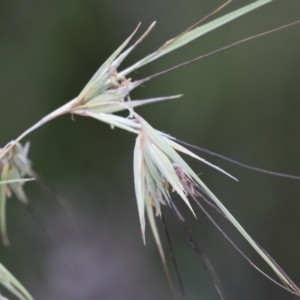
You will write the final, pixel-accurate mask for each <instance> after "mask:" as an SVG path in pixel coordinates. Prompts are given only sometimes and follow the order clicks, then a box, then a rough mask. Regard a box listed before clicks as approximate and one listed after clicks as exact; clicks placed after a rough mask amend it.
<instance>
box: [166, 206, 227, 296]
mask: <svg viewBox="0 0 300 300" xmlns="http://www.w3.org/2000/svg"><path fill="white" fill-rule="evenodd" d="M170 207H171V209H172V211H173V213H174V215H175V217H176V219H177V221H178V222H179V223H180V225H181V226H182V228H183V230H184V232H185V234H186V236H187V237H188V240H189V242H190V244H191V246H192V248H193V249H194V251H195V252H196V253H197V255H198V257H199V258H200V261H201V263H202V265H203V266H204V269H205V270H206V272H207V273H208V275H209V277H210V278H211V280H212V282H213V284H214V287H215V289H216V291H217V293H218V295H219V297H220V299H221V300H225V299H226V297H225V293H224V291H223V288H222V286H221V283H220V281H219V278H218V276H217V274H216V272H215V270H214V267H213V265H212V264H211V262H210V260H209V258H208V257H207V256H206V254H205V253H204V252H203V251H202V250H201V248H200V247H199V245H198V244H197V242H196V241H195V239H194V238H193V235H192V233H191V232H190V231H189V230H188V228H187V227H186V225H185V223H184V222H182V221H181V220H180V218H179V217H178V215H177V213H176V211H175V209H174V206H173V203H172V202H171V201H170Z"/></svg>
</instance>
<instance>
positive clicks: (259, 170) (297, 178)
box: [174, 138, 300, 180]
mask: <svg viewBox="0 0 300 300" xmlns="http://www.w3.org/2000/svg"><path fill="white" fill-rule="evenodd" d="M174 140H176V141H177V142H178V143H180V144H182V145H185V146H188V147H190V148H193V149H197V150H199V151H201V152H204V153H207V154H209V155H212V156H216V157H218V158H221V159H223V160H226V161H229V162H231V163H232V164H235V165H238V166H240V167H242V168H245V169H249V170H252V171H255V172H260V173H265V174H269V175H273V176H278V177H283V178H289V179H295V180H300V176H296V175H290V174H285V173H279V172H273V171H269V170H266V169H262V168H257V167H253V166H250V165H247V164H244V163H242V162H239V161H237V160H234V159H232V158H229V157H227V156H224V155H222V154H219V153H216V152H213V151H210V150H207V149H205V148H202V147H199V146H196V145H193V144H190V143H187V142H184V141H182V140H179V139H177V138H174Z"/></svg>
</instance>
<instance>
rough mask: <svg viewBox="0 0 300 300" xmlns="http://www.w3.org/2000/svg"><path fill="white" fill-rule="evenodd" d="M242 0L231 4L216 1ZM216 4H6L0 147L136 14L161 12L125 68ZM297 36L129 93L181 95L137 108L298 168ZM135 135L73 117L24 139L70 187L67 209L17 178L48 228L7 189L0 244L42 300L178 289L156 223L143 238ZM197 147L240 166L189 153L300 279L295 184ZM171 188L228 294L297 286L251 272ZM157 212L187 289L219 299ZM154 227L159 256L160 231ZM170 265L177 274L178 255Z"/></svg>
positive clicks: (287, 17)
mask: <svg viewBox="0 0 300 300" xmlns="http://www.w3.org/2000/svg"><path fill="white" fill-rule="evenodd" d="M250 2H251V1H248V0H247V1H234V3H233V4H231V5H230V6H229V7H227V8H226V9H224V11H223V12H222V13H226V12H229V11H231V10H233V9H235V8H238V7H241V6H243V5H245V4H247V3H250ZM222 3H223V1H219V0H198V1H194V0H185V1H183V0H152V1H149V0H148V1H134V0H127V1H122V0H119V1H116V0H85V1H80V0H72V1H21V0H14V1H1V2H0V62H1V63H0V66H1V67H0V91H1V98H0V101H1V106H0V107H1V108H0V128H1V134H0V144H1V145H5V144H6V143H7V142H8V141H10V140H12V139H14V138H16V137H17V135H19V134H20V133H21V132H22V131H24V130H25V129H26V128H28V127H29V126H30V125H32V124H33V123H35V122H36V121H37V120H38V119H40V118H41V117H42V116H44V115H46V114H47V113H49V112H50V111H52V110H54V109H55V108H57V107H59V106H61V105H62V104H64V103H66V101H68V100H70V99H72V98H73V97H75V96H76V95H77V94H78V93H79V92H80V91H81V89H82V88H83V86H84V85H85V84H86V82H87V81H88V80H89V78H90V77H91V76H92V75H93V73H94V72H95V71H96V69H97V68H98V67H99V66H100V65H101V63H102V62H103V61H104V60H105V59H106V58H107V57H108V56H109V55H110V54H111V53H112V51H114V50H115V49H116V48H117V47H118V46H119V45H120V44H121V43H122V42H123V41H124V40H125V38H127V37H128V36H129V34H130V33H131V32H132V31H133V29H134V28H135V27H136V25H137V24H138V22H140V21H142V22H143V23H142V30H143V29H145V28H146V26H148V25H149V24H150V22H152V21H154V20H156V21H157V26H156V28H155V29H154V30H153V32H152V33H151V35H150V36H149V37H147V39H146V40H145V41H144V42H143V43H142V44H141V45H140V46H139V47H138V48H137V49H136V50H135V51H134V52H133V53H132V55H131V56H130V57H129V58H128V59H127V60H126V61H125V63H124V67H125V66H127V65H129V64H130V63H133V62H135V61H136V60H138V59H139V58H142V57H143V56H144V55H146V54H148V53H149V52H151V51H153V50H155V49H156V48H158V47H159V46H160V45H161V44H163V43H164V42H165V41H166V40H168V39H170V38H172V37H174V36H175V35H177V34H178V33H180V32H182V31H183V30H185V29H186V28H187V27H189V26H190V25H191V24H193V23H195V22H196V21H197V20H199V19H200V18H201V17H203V16H205V15H206V14H208V13H209V12H211V11H212V10H214V9H215V8H216V7H217V6H219V5H221V4H222ZM299 12H300V3H299V1H296V0H285V1H274V2H273V3H271V4H269V5H266V6H264V7H262V8H260V9H258V10H256V11H254V12H252V13H250V14H248V15H246V16H243V17H241V18H239V19H237V20H235V21H233V22H232V23H230V24H228V25H226V26H224V27H222V28H220V29H218V30H216V31H214V32H212V33H210V34H208V35H206V36H204V37H202V38H201V39H199V40H197V41H194V42H193V43H191V44H189V45H187V46H185V47H184V48H182V49H179V50H177V51H176V52H174V53H172V54H170V55H167V56H166V57H163V58H161V59H159V60H158V61H156V62H154V63H152V64H150V65H148V66H146V67H144V68H142V69H141V70H140V71H139V73H134V74H132V77H133V78H134V79H138V78H143V77H145V76H147V75H150V74H153V73H155V72H158V71H160V70H163V69H165V68H167V67H170V66H173V65H175V64H177V63H180V62H183V61H185V60H187V59H191V58H193V57H195V56H197V55H200V54H203V53H206V52H209V51H211V50H215V49H217V48H218V47H221V46H224V45H227V44H229V43H231V42H234V41H237V40H239V39H242V38H245V37H248V36H250V35H253V34H257V33H260V32H263V31H265V30H269V29H272V28H275V27H277V26H281V25H284V24H286V23H288V22H292V21H295V20H297V19H299V18H300V14H299ZM219 15H220V14H219ZM140 32H142V31H140ZM299 37H300V26H295V27H293V28H289V29H287V30H284V31H281V32H278V33H275V34H272V35H269V36H265V37H263V38H260V39H257V40H254V41H251V42H248V43H246V44H243V45H240V46H238V47H236V48H234V49H230V50H228V51H226V52H222V53H220V54H218V55H215V56H213V57H211V58H208V59H205V60H203V61H201V62H198V63H196V64H194V65H190V66H188V67H185V68H184V69H180V70H177V71H175V72H173V73H170V74H167V75H164V76H161V77H159V78H156V79H154V80H153V81H151V82H148V83H147V84H146V85H145V87H141V88H139V89H137V90H136V91H134V93H133V94H132V98H134V99H142V98H147V97H155V96H162V95H172V94H178V93H183V94H184V97H183V98H181V99H177V100H173V101H172V102H167V103H159V104H154V105H151V106H147V107H142V108H140V109H138V112H139V113H140V114H141V115H142V116H143V117H145V118H146V119H147V120H148V121H149V122H150V123H151V124H152V125H153V126H154V127H156V128H158V129H160V130H163V131H166V132H169V133H171V134H172V135H174V136H176V137H178V138H180V139H183V140H185V141H188V142H190V143H193V144H196V145H199V146H202V147H205V148H207V149H210V150H212V151H216V152H219V153H222V154H224V155H227V156H229V157H231V158H234V159H236V160H240V161H242V162H244V163H247V164H251V165H253V166H259V167H261V168H265V169H270V170H273V171H278V172H285V173H291V174H298V175H300V162H299V159H298V158H299V150H300V143H299V136H300V119H299V111H300V102H299V78H300V56H299V53H300V39H299ZM134 139H135V136H134V135H132V134H129V133H127V132H123V131H121V130H118V129H115V130H111V129H110V128H109V126H107V125H105V124H102V123H100V122H97V121H95V120H90V119H86V118H80V117H76V118H75V120H72V118H71V117H70V116H64V117H61V118H59V119H57V120H55V121H53V122H51V123H49V124H47V125H45V126H44V127H42V128H40V129H39V130H37V131H36V132H34V133H32V134H31V135H30V136H29V137H28V140H30V141H31V151H30V158H31V159H32V161H33V166H34V168H35V170H37V171H38V172H39V173H40V174H41V175H42V176H43V177H44V178H45V180H46V181H47V182H48V183H49V184H50V185H51V186H53V187H55V189H56V190H57V191H59V193H60V194H61V195H63V196H64V197H65V198H66V199H67V200H68V208H67V211H66V209H65V208H64V206H63V205H62V204H61V202H60V201H59V200H57V199H55V197H53V195H52V194H47V193H43V192H42V191H41V190H40V189H39V187H38V186H37V185H36V184H34V183H30V184H27V185H26V192H27V193H28V196H29V198H30V200H31V203H32V204H33V206H34V207H35V209H36V210H37V211H38V212H39V215H40V217H41V218H42V220H43V221H42V222H43V226H44V229H42V228H41V226H40V224H38V223H37V222H36V220H35V219H34V218H33V217H32V216H31V215H30V214H29V213H28V211H27V210H26V208H25V207H24V206H23V205H22V204H20V203H19V202H18V201H17V200H16V199H14V198H13V199H11V200H10V201H9V203H8V209H7V215H8V229H9V235H10V240H11V246H10V247H9V248H8V249H7V248H5V247H3V246H1V247H0V260H1V262H2V263H3V264H4V265H5V266H6V267H7V268H8V269H9V270H11V271H12V273H13V274H14V275H15V276H16V277H17V278H18V279H19V280H20V281H21V282H22V283H23V284H24V285H25V286H26V287H27V288H28V290H29V291H30V292H31V293H32V294H33V296H34V297H35V299H43V300H58V299H64V300H67V299H73V300H77V299H78V300H79V299H80V300H83V299H84V300H94V299H109V300H114V299H124V300H125V299H126V300H127V299H128V300H135V299H145V300H147V299H173V296H172V294H171V292H170V288H169V286H168V284H167V281H166V279H165V276H164V273H163V269H162V267H161V263H160V259H159V256H158V253H157V249H156V246H155V243H154V240H153V238H152V236H151V232H150V230H149V228H148V232H147V245H146V246H144V245H143V243H142V239H141V233H140V228H139V220H138V214H137V207H136V201H135V195H134V186H133V171H132V160H133V147H134ZM26 140H27V139H26ZM201 155H202V156H203V157H205V158H207V159H209V160H210V161H211V162H213V163H215V164H218V165H219V166H221V167H223V168H225V169H226V170H227V171H229V172H230V173H232V174H233V175H235V176H236V177H238V178H239V180H240V182H239V183H237V182H234V181H232V180H230V179H229V178H226V177H225V176H224V175H222V174H219V173H218V172H216V171H214V170H211V169H209V168H207V167H206V166H204V165H202V164H201V163H198V162H196V161H192V160H190V159H188V162H190V163H191V164H192V166H193V168H194V170H195V171H196V172H198V173H201V175H200V176H201V178H202V179H203V180H204V181H205V183H207V185H208V186H209V187H210V188H211V189H212V190H213V191H214V192H215V193H216V195H217V196H218V197H219V199H221V200H222V201H223V203H224V204H225V205H226V206H227V208H228V209H229V210H230V211H231V212H232V213H233V215H234V216H235V217H236V218H237V219H238V220H239V221H240V222H241V223H242V225H243V226H244V227H245V228H246V230H247V231H248V232H249V233H250V234H251V235H252V236H253V237H254V238H255V239H256V240H257V241H258V242H259V243H260V244H261V245H262V246H263V247H264V248H265V249H266V250H267V251H268V252H269V253H270V254H271V255H272V257H273V258H274V259H275V260H276V261H277V262H278V263H279V264H280V265H281V267H283V269H284V270H285V271H286V272H287V273H288V274H289V276H290V277H291V278H293V279H294V281H295V282H296V283H297V284H298V285H300V269H299V265H300V255H299V253H300V236H299V227H300V218H299V216H300V202H299V194H300V182H299V181H295V180H287V179H282V178H276V177H272V176H268V175H264V174H259V173H255V172H253V171H249V170H245V169H242V168H240V167H237V166H235V165H232V164H230V163H228V162H225V161H222V160H220V159H217V158H215V157H209V156H207V155H204V154H201ZM174 201H176V204H177V205H178V206H179V207H180V208H181V210H182V213H183V214H184V216H185V217H186V219H187V226H188V227H189V228H190V229H191V231H192V232H193V234H194V237H195V238H196V240H197V241H198V243H199V244H200V245H201V247H202V249H203V250H204V251H205V252H206V253H207V255H208V256H209V257H210V259H211V261H212V262H213V264H214V266H215V269H216V271H217V273H218V275H219V277H220V280H221V282H222V284H223V287H224V290H225V291H226V294H227V296H228V299H257V300H259V299H296V298H295V297H294V296H293V295H291V294H289V293H287V292H285V291H283V290H281V289H280V288H278V287H276V286H275V285H274V284H272V283H271V282H270V281H268V280H267V279H265V278H264V277H263V276H261V275H260V274H259V273H258V272H256V271H255V270H254V269H253V268H252V267H251V266H250V265H249V264H248V263H247V262H246V261H245V260H244V259H243V258H241V257H240V255H238V254H237V252H236V251H235V250H234V249H233V248H232V247H231V246H230V245H229V244H228V242H227V241H226V240H225V239H224V238H223V237H222V236H221V235H220V234H219V232H218V231H217V230H216V229H215V228H214V227H213V225H212V224H211V223H210V222H209V221H208V220H207V219H206V218H205V216H204V215H203V214H202V213H201V212H200V211H197V215H198V219H197V220H195V219H194V218H193V216H192V215H191V213H190V212H189V211H188V209H187V208H186V207H185V206H184V205H183V204H181V202H180V201H179V199H175V200H174ZM164 213H165V217H166V221H167V224H168V227H169V231H170V234H171V238H172V241H173V247H174V252H175V255H176V256H177V260H178V265H179V269H180V272H181V276H182V280H183V282H184V286H185V290H186V294H187V299H218V296H217V294H216V292H215V290H214V288H213V286H212V284H211V282H210V279H209V278H208V276H207V274H206V272H205V271H204V269H203V267H202V265H201V263H200V261H199V260H198V258H197V256H196V254H195V253H194V252H193V250H192V248H191V247H190V245H189V243H188V240H187V238H186V236H185V234H184V233H183V231H182V229H181V227H180V226H179V224H178V223H177V222H176V220H174V218H173V215H172V213H171V212H170V211H169V208H168V207H165V208H164ZM213 215H214V216H215V217H217V216H216V214H215V213H213ZM217 219H218V222H219V224H220V225H221V226H222V227H223V228H224V229H225V230H226V232H227V233H228V234H229V235H230V236H231V237H232V238H233V239H234V241H235V242H236V243H237V244H238V245H239V246H240V247H241V248H242V249H243V251H245V253H246V254H247V255H248V256H249V257H250V258H251V259H252V260H253V261H255V262H256V263H257V264H258V265H259V266H260V267H262V268H263V269H264V270H265V271H267V272H269V271H270V270H269V269H268V267H267V266H266V265H265V264H264V263H263V262H262V261H261V259H260V258H259V257H258V256H257V255H256V254H255V252H254V251H253V250H252V249H251V248H250V246H249V245H247V243H245V242H244V240H243V238H242V237H241V236H240V235H239V234H237V233H236V231H235V230H234V228H232V226H230V224H228V223H227V222H225V221H222V220H221V219H220V218H217ZM158 221H159V220H158ZM74 223H75V227H76V228H74ZM158 224H159V225H160V223H158ZM159 227H161V226H159ZM46 231H47V233H46ZM161 237H162V240H163V241H164V245H165V250H166V252H167V253H168V248H167V244H166V238H165V236H164V234H163V231H161ZM169 262H170V260H169ZM170 268H171V270H172V273H173V266H172V264H171V263H170ZM269 274H272V273H271V272H269ZM174 280H176V278H175V277H174ZM1 291H3V294H5V295H8V294H7V292H6V291H4V290H1ZM9 297H10V299H13V297H12V296H9Z"/></svg>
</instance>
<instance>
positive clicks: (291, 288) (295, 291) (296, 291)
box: [192, 197, 300, 296]
mask: <svg viewBox="0 0 300 300" xmlns="http://www.w3.org/2000/svg"><path fill="white" fill-rule="evenodd" d="M192 198H193V200H194V201H195V203H196V204H197V205H198V206H199V207H200V209H201V210H202V211H203V213H204V214H205V215H206V216H207V218H208V219H209V220H210V221H211V222H212V224H213V225H214V226H215V227H216V228H217V229H218V230H219V231H220V232H221V234H222V235H223V236H224V238H225V239H226V240H227V241H228V242H229V243H230V244H231V245H232V246H233V248H234V249H235V250H237V251H238V252H239V253H240V254H241V256H242V257H243V258H244V259H246V261H247V262H248V263H249V264H250V265H251V266H252V267H253V268H254V269H256V270H257V271H258V272H259V273H261V274H262V275H264V276H265V277H266V278H268V279H269V280H270V281H272V282H273V283H275V284H276V285H278V286H280V287H281V288H283V289H285V290H287V291H289V292H290V293H292V294H294V295H297V296H299V295H300V292H299V288H298V287H297V286H296V285H295V284H294V283H293V281H292V280H291V279H290V278H288V277H287V276H286V278H287V279H288V280H289V281H288V283H286V282H283V284H284V285H283V284H281V283H279V282H277V281H276V280H274V279H273V278H272V277H270V276H269V275H267V274H266V273H265V272H263V271H262V270H261V269H260V268H258V267H257V266H256V265H255V264H254V263H253V262H252V261H251V260H250V258H248V256H247V255H246V254H245V253H244V252H243V251H242V250H241V249H240V248H239V247H238V246H237V245H236V244H235V243H234V242H233V241H232V240H231V239H230V238H229V237H228V235H227V234H226V233H225V232H224V230H223V229H222V228H221V227H220V226H219V225H218V224H217V223H216V221H215V220H214V219H213V218H212V217H211V215H210V214H209V213H208V212H207V210H206V209H205V208H204V207H203V206H202V205H201V204H200V202H199V201H198V200H197V199H196V198H195V197H192ZM255 243H256V242H255ZM256 244H257V243H256ZM257 246H258V247H259V248H260V249H261V251H263V252H264V253H265V255H266V256H268V258H269V259H270V260H271V261H272V262H274V260H273V259H272V258H271V257H270V255H269V254H267V252H266V251H265V250H264V249H263V248H262V247H261V246H259V245H258V244H257ZM275 264H276V266H277V268H278V269H279V270H282V269H281V268H280V267H279V266H278V264H277V263H275ZM283 273H284V272H283ZM284 274H285V273H284Z"/></svg>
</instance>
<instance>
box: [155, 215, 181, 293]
mask: <svg viewBox="0 0 300 300" xmlns="http://www.w3.org/2000/svg"><path fill="white" fill-rule="evenodd" d="M161 222H162V224H163V227H164V230H165V233H166V236H167V240H168V244H169V249H170V254H171V257H172V261H173V265H174V267H175V272H176V276H177V279H178V281H179V285H180V289H181V292H182V295H183V297H184V298H185V291H184V287H183V283H182V279H181V276H180V273H179V269H178V265H177V262H176V258H175V255H174V252H173V247H172V242H171V237H170V234H169V231H168V228H167V224H166V221H165V218H164V216H163V214H162V213H161Z"/></svg>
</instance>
